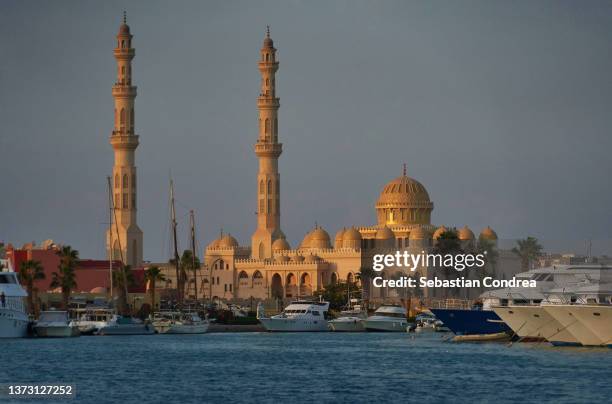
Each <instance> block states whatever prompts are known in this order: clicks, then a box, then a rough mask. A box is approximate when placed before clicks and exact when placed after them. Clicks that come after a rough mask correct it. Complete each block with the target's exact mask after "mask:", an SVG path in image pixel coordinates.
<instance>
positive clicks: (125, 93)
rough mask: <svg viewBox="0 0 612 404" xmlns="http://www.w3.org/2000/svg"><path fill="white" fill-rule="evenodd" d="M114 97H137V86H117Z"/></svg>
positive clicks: (114, 88) (115, 86)
mask: <svg viewBox="0 0 612 404" xmlns="http://www.w3.org/2000/svg"><path fill="white" fill-rule="evenodd" d="M113 97H136V86H126V85H124V84H115V85H114V86H113Z"/></svg>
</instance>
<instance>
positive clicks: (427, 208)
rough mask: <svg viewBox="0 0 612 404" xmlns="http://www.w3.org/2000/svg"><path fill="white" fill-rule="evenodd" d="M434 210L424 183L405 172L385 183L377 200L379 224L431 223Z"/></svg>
mask: <svg viewBox="0 0 612 404" xmlns="http://www.w3.org/2000/svg"><path fill="white" fill-rule="evenodd" d="M432 210H433V203H432V202H431V200H430V199H429V194H428V193H427V190H426V189H425V187H424V186H423V184H421V183H420V182H418V181H417V180H415V179H414V178H410V177H408V176H407V175H405V174H404V175H402V176H400V177H397V178H396V179H394V180H393V181H391V182H389V183H388V184H387V185H385V187H384V188H383V190H382V192H381V193H380V196H379V197H378V201H377V202H376V212H377V216H378V224H379V225H384V224H402V225H408V224H429V223H430V217H431V211H432Z"/></svg>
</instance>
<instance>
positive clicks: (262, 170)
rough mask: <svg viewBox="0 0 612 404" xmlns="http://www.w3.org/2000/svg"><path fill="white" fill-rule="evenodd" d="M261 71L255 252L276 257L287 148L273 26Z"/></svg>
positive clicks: (262, 59) (281, 235) (262, 55)
mask: <svg viewBox="0 0 612 404" xmlns="http://www.w3.org/2000/svg"><path fill="white" fill-rule="evenodd" d="M258 66H259V72H260V73H261V90H260V93H259V97H258V98H257V109H258V110H259V136H258V138H257V142H256V143H255V146H254V149H255V154H256V155H257V158H258V159H259V170H258V172H257V230H256V231H255V233H254V234H253V236H252V237H251V247H252V249H251V252H252V255H253V256H254V257H255V258H259V259H263V258H270V257H271V256H272V243H273V242H274V241H275V240H276V239H279V238H285V235H284V234H283V232H282V231H281V229H280V174H279V172H278V158H279V156H280V155H281V153H282V151H283V149H282V144H281V143H279V142H278V108H279V107H280V103H279V99H278V97H277V96H276V79H275V75H276V71H277V70H278V61H277V60H276V49H275V48H274V41H272V38H270V27H269V26H267V27H266V36H265V38H264V41H263V46H262V48H261V50H260V59H259V64H258Z"/></svg>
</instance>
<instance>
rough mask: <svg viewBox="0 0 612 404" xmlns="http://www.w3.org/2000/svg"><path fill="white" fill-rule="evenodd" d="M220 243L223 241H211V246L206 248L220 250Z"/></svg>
mask: <svg viewBox="0 0 612 404" xmlns="http://www.w3.org/2000/svg"><path fill="white" fill-rule="evenodd" d="M220 241H221V239H220V238H217V239H215V240H213V241H211V242H210V244H209V245H208V247H206V248H211V249H214V248H219V242H220Z"/></svg>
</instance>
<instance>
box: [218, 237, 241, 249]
mask: <svg viewBox="0 0 612 404" xmlns="http://www.w3.org/2000/svg"><path fill="white" fill-rule="evenodd" d="M234 247H238V240H236V239H235V238H234V237H232V236H231V235H229V234H226V235H225V236H223V237H221V239H220V240H219V248H234Z"/></svg>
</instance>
